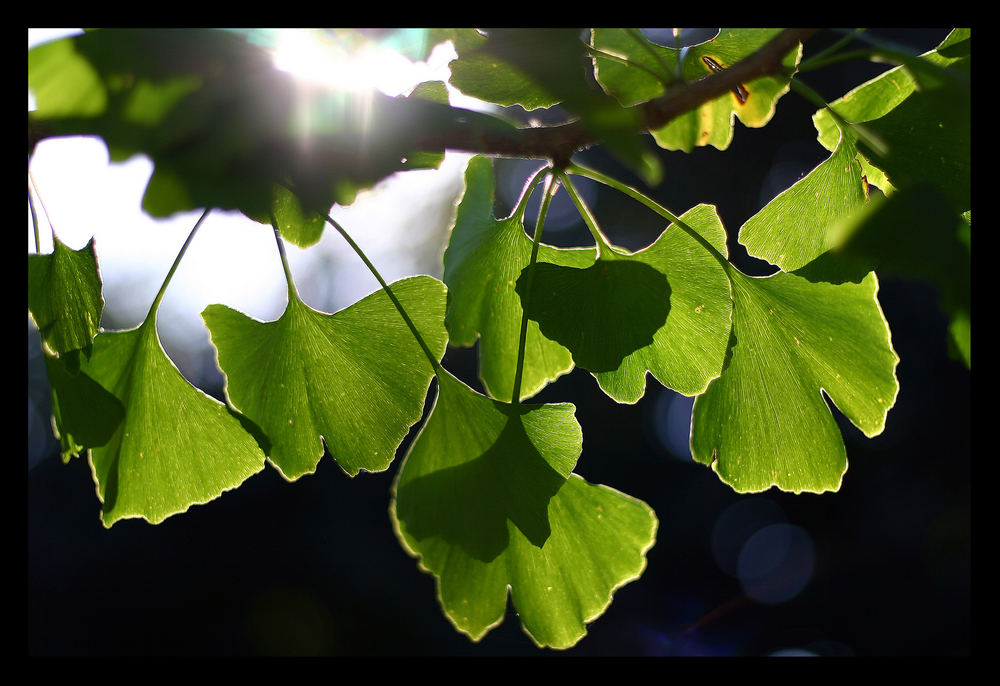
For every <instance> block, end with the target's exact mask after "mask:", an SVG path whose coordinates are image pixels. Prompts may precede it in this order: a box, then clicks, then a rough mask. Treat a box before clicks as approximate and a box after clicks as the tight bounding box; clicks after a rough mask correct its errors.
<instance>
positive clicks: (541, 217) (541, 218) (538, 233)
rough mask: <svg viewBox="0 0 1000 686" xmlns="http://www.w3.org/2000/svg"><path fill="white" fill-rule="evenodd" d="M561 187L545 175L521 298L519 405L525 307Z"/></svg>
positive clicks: (514, 401)
mask: <svg viewBox="0 0 1000 686" xmlns="http://www.w3.org/2000/svg"><path fill="white" fill-rule="evenodd" d="M558 188H559V183H558V181H557V180H556V179H555V178H554V176H553V175H552V174H548V175H547V176H546V177H545V189H544V190H543V191H542V205H541V207H539V208H538V220H537V221H536V222H535V236H534V238H533V239H532V241H531V258H530V259H529V260H528V266H527V267H525V269H527V270H528V273H527V275H526V276H525V280H524V297H523V298H522V299H521V303H522V305H521V334H520V337H519V339H518V342H517V366H516V367H515V369H514V390H513V392H512V393H511V399H510V402H511V404H512V405H517V404H519V403H520V402H521V374H522V372H523V371H524V348H525V346H526V345H527V342H528V308H527V307H525V305H527V303H528V302H529V300H530V298H531V284H532V282H533V281H534V278H535V262H536V260H537V259H538V246H539V244H540V243H541V239H542V226H543V225H544V224H545V215H546V214H547V213H548V211H549V203H550V202H551V200H552V196H553V195H555V192H556V190H558Z"/></svg>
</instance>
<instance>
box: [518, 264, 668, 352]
mask: <svg viewBox="0 0 1000 686" xmlns="http://www.w3.org/2000/svg"><path fill="white" fill-rule="evenodd" d="M534 269H535V275H534V279H533V281H532V286H531V294H530V297H526V293H525V288H526V280H527V276H528V270H527V269H525V270H524V271H522V272H521V276H520V277H519V278H518V280H517V286H516V290H517V293H518V295H519V296H520V297H521V306H522V307H524V309H525V311H526V312H527V313H528V318H529V319H532V320H534V321H537V322H538V326H539V328H540V329H541V331H542V334H544V335H545V336H546V337H547V338H550V339H552V340H554V341H556V342H558V343H560V344H561V345H563V346H565V347H566V348H568V349H569V350H570V352H572V353H573V361H574V362H575V363H576V364H577V366H579V367H583V368H584V369H587V370H589V371H591V372H608V371H614V370H616V369H618V367H619V366H620V365H621V362H622V360H623V359H625V357H626V356H627V355H629V354H631V353H633V352H635V351H636V350H638V349H639V348H642V347H645V346H647V345H649V344H651V343H652V342H653V334H655V333H656V331H657V330H658V329H659V328H660V327H661V326H663V324H664V322H666V320H667V314H668V313H669V311H670V285H669V284H668V283H667V277H666V276H664V275H663V273H662V272H659V271H657V270H656V269H654V268H652V267H650V266H649V265H647V264H644V263H642V262H637V261H634V260H623V259H600V260H598V261H597V262H595V263H594V264H593V265H591V266H590V267H587V268H586V269H578V268H576V267H562V266H559V265H555V264H549V263H536V264H535V266H534Z"/></svg>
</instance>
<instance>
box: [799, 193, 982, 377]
mask: <svg viewBox="0 0 1000 686" xmlns="http://www.w3.org/2000/svg"><path fill="white" fill-rule="evenodd" d="M969 234H970V226H969V221H968V219H966V218H965V217H962V216H959V215H958V214H956V213H955V210H954V209H953V208H952V206H951V204H950V202H949V200H948V198H947V197H946V196H945V195H944V194H943V193H942V192H941V191H940V190H939V189H938V188H936V187H935V186H932V185H929V184H919V185H915V186H912V187H905V188H903V189H902V190H899V191H896V192H895V193H893V194H892V195H890V196H889V197H888V198H886V197H884V196H880V195H873V196H872V201H871V202H870V203H869V204H868V206H867V207H865V208H864V209H862V210H861V211H860V212H857V213H855V214H854V215H853V216H852V217H850V218H849V219H847V220H845V221H843V222H841V223H840V224H838V225H837V226H836V227H835V228H834V229H833V230H832V231H831V239H832V242H833V243H834V245H835V246H836V247H835V248H833V249H832V250H830V251H829V252H827V253H825V254H823V255H822V256H820V257H819V258H817V259H816V260H813V262H811V263H810V264H808V265H806V266H805V267H803V268H802V269H800V270H799V271H798V272H797V273H798V274H800V275H801V276H804V277H805V278H807V279H809V280H810V281H827V282H832V283H843V282H844V281H854V282H859V281H860V280H861V279H862V278H863V277H864V276H865V275H866V274H867V273H868V272H870V271H872V270H874V269H878V274H879V275H880V276H881V277H883V278H885V277H887V276H888V277H896V278H903V279H918V280H920V281H925V282H927V283H931V284H934V286H935V287H936V288H937V290H938V294H939V297H940V305H941V309H942V310H943V311H944V312H945V313H946V314H947V315H948V316H949V318H950V319H951V324H950V325H949V336H950V341H951V342H952V343H953V344H954V346H955V352H956V353H958V357H959V358H960V359H961V360H962V361H963V362H964V363H965V365H966V366H967V367H970V368H971V366H972V354H971V339H970V335H969V333H970V332H969V322H970V312H971V300H972V284H971V281H970V269H969V268H970V261H971V258H972V254H971V245H970V235H969ZM928 255H933V256H934V257H933V259H928Z"/></svg>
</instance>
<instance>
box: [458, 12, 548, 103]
mask: <svg viewBox="0 0 1000 686" xmlns="http://www.w3.org/2000/svg"><path fill="white" fill-rule="evenodd" d="M448 38H449V39H450V40H452V42H453V43H454V45H455V52H456V53H457V54H458V58H457V59H454V60H452V61H451V62H449V63H448V68H449V69H450V70H451V78H450V79H449V83H451V85H452V86H454V87H455V88H457V89H458V90H460V91H462V93H464V94H465V95H468V96H470V97H473V98H478V99H479V100H483V101H485V102H492V103H495V104H497V105H503V106H504V107H510V106H513V105H520V106H521V107H523V108H524V109H526V110H529V111H530V110H535V109H538V108H540V107H552V106H553V105H556V104H558V103H559V96H558V95H556V94H553V93H550V92H549V91H548V90H546V89H545V88H544V87H543V86H542V85H540V84H538V83H536V82H535V81H533V80H532V79H531V77H530V76H529V75H528V74H527V73H525V72H524V70H523V69H522V68H520V65H518V64H516V63H512V62H510V61H508V60H506V59H504V56H503V55H502V54H496V52H495V51H490V50H489V49H488V48H487V44H488V40H487V38H486V36H485V35H484V34H482V33H480V32H479V31H477V30H476V29H452V30H451V31H450V33H449V34H448Z"/></svg>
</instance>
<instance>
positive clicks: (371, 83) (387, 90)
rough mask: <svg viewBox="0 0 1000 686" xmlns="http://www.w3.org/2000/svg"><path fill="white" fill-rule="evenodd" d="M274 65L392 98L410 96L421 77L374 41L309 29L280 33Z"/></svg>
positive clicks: (341, 86)
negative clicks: (378, 92)
mask: <svg viewBox="0 0 1000 686" xmlns="http://www.w3.org/2000/svg"><path fill="white" fill-rule="evenodd" d="M352 38H353V40H352ZM274 64H275V66H276V67H277V68H278V69H281V70H282V71H286V72H288V73H290V74H293V75H294V76H296V77H297V78H300V79H304V80H307V81H314V82H317V83H322V84H324V85H327V86H332V87H334V88H338V89H344V90H350V91H370V90H379V91H381V92H382V93H384V94H386V95H389V96H395V95H400V94H402V93H406V92H408V91H409V90H410V89H412V88H413V87H414V86H415V85H416V84H417V83H419V82H420V77H421V75H420V74H419V73H418V72H419V67H418V65H417V64H414V63H413V62H411V61H410V60H408V59H407V58H406V57H404V56H403V55H401V54H400V53H399V52H396V51H395V50H392V49H391V48H389V47H386V46H384V45H381V44H379V43H377V42H375V41H372V40H363V39H362V40H359V39H358V36H357V35H356V34H355V35H354V36H348V35H338V34H331V33H327V32H322V31H315V30H307V29H281V30H280V31H279V33H278V38H277V49H276V52H275V55H274Z"/></svg>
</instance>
